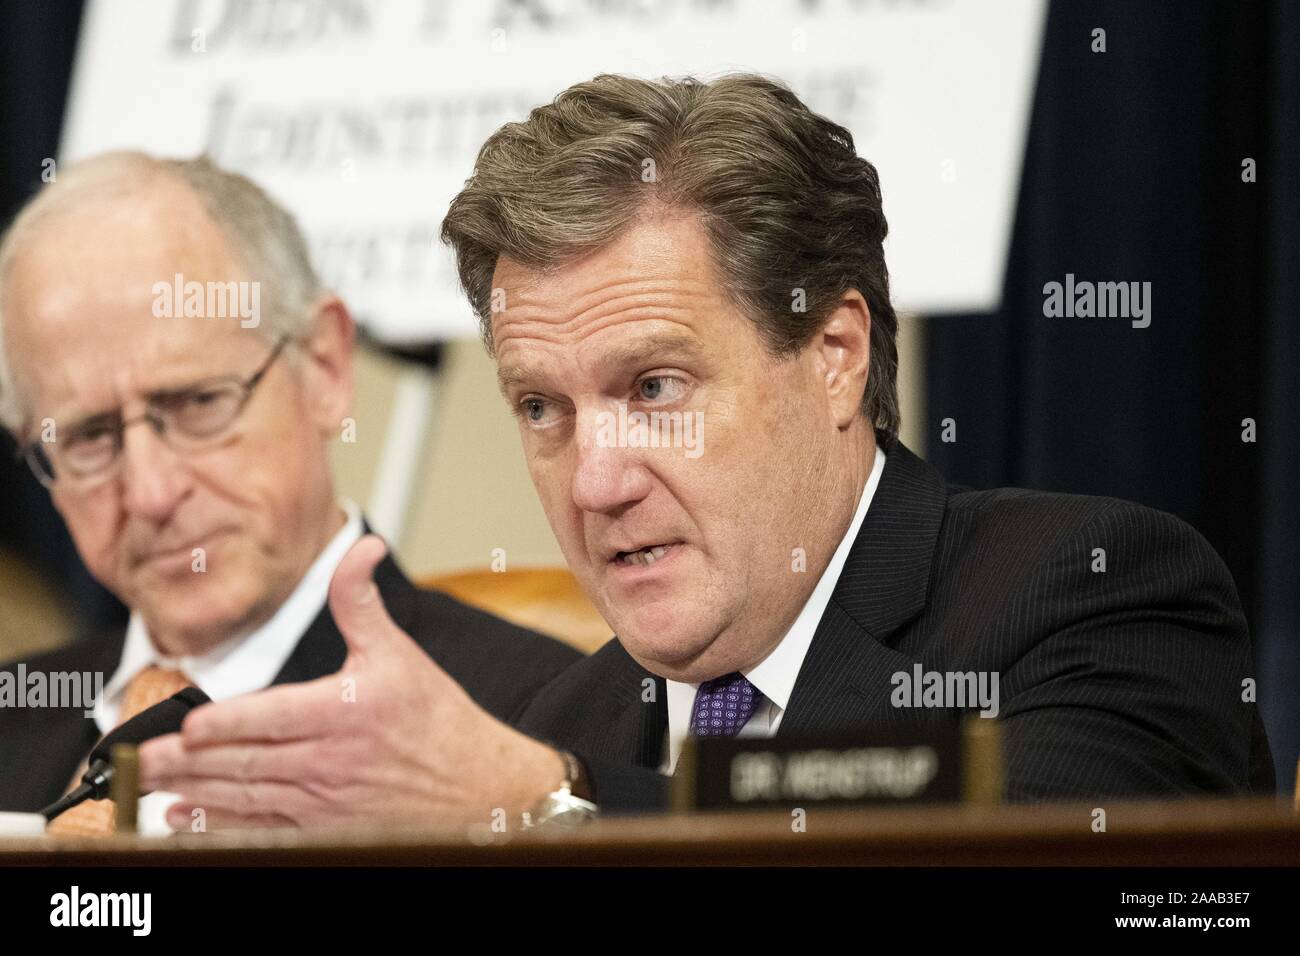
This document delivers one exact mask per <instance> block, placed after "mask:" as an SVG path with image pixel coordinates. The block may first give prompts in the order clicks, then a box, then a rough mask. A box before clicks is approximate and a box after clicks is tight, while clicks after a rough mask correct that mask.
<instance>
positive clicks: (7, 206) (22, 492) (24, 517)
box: [0, 0, 126, 629]
mask: <svg viewBox="0 0 1300 956" xmlns="http://www.w3.org/2000/svg"><path fill="white" fill-rule="evenodd" d="M81 8H82V4H81V0H71V2H70V0H41V2H39V3H5V4H4V5H3V6H0V223H3V224H5V225H7V224H8V222H9V220H10V219H11V218H12V217H13V215H14V214H15V213H16V212H17V211H18V208H19V207H20V206H21V205H22V204H23V202H25V201H26V200H27V198H28V197H30V196H31V195H32V193H34V192H35V191H36V189H37V188H39V187H40V185H41V170H42V165H41V164H42V162H43V161H44V160H45V159H46V158H47V157H55V156H57V155H58V145H59V131H60V127H61V126H62V124H63V104H64V100H65V99H66V98H67V94H68V79H69V74H70V71H71V68H72V60H73V57H74V55H75V54H76V43H77V28H78V26H79V24H80V22H81ZM0 547H5V548H9V549H13V550H15V551H17V552H19V553H21V554H26V555H27V556H28V557H30V558H31V559H32V560H34V561H36V562H38V563H40V564H41V565H42V566H44V567H45V568H46V569H47V570H48V572H49V574H50V576H51V578H52V579H53V580H56V581H58V582H59V586H60V589H61V593H62V594H63V595H64V598H65V603H66V604H67V606H68V607H71V608H75V609H76V610H77V611H78V612H79V613H80V616H81V617H82V619H83V620H82V624H83V626H84V627H85V628H86V629H93V628H97V627H99V626H103V625H111V624H116V623H121V622H124V621H125V619H126V615H125V610H124V609H123V608H122V606H121V605H120V604H119V603H118V602H117V600H116V599H115V598H114V597H113V596H112V595H111V594H109V593H108V592H107V591H106V590H104V589H103V588H102V587H100V586H99V584H98V583H96V582H95V580H94V578H92V577H91V576H90V575H89V574H88V573H87V572H86V569H85V567H84V566H83V565H82V563H81V560H80V559H79V558H78V557H77V553H76V550H75V549H74V548H73V546H72V539H71V537H70V536H69V535H68V532H67V530H66V529H65V528H64V527H63V522H62V521H61V520H60V519H59V517H58V514H57V513H56V512H55V511H54V507H53V506H52V505H51V504H50V496H49V495H48V494H47V493H46V491H45V489H44V488H42V487H41V485H40V484H39V483H38V482H37V481H36V479H35V478H34V477H32V474H31V472H30V471H29V470H28V468H27V466H26V465H25V464H24V463H22V462H20V461H18V460H17V454H16V449H15V447H14V443H13V441H12V440H11V439H10V437H9V435H8V433H7V432H4V431H3V430H0Z"/></svg>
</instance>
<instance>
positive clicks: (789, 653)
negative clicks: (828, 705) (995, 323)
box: [666, 445, 885, 766]
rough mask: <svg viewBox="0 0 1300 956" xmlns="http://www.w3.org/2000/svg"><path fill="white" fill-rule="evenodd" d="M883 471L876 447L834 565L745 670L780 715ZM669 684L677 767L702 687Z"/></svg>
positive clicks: (672, 762) (673, 755) (673, 761)
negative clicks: (776, 637) (779, 634)
mask: <svg viewBox="0 0 1300 956" xmlns="http://www.w3.org/2000/svg"><path fill="white" fill-rule="evenodd" d="M884 470H885V453H884V451H882V450H881V448H880V446H879V445H877V446H876V457H875V461H874V462H873V464H872V466H871V474H870V476H868V478H867V483H866V485H865V486H864V487H863V489H862V495H861V497H860V498H859V499H858V507H857V510H856V511H855V512H854V514H853V520H852V521H851V522H849V527H848V530H847V531H846V532H845V533H844V537H843V538H841V539H840V543H839V547H837V548H836V549H835V553H834V554H832V555H831V560H830V563H829V564H827V565H826V570H825V571H823V572H822V576H821V577H820V578H819V579H818V581H817V586H816V587H815V588H813V592H812V594H811V595H810V596H809V597H808V600H807V601H806V602H805V603H804V606H803V609H802V610H801V611H800V612H799V616H798V617H797V618H795V621H794V623H793V624H792V625H790V629H789V630H788V631H786V633H785V636H784V637H782V638H781V640H780V642H779V643H778V644H777V645H776V647H774V648H773V649H772V651H771V653H769V654H768V655H767V657H765V658H763V660H762V661H760V662H759V663H758V664H756V665H755V666H754V667H752V668H750V669H749V670H748V671H745V672H744V675H745V677H746V678H747V679H748V680H749V682H750V683H751V684H753V685H754V687H755V688H756V689H757V690H758V691H760V692H761V693H762V694H763V696H764V697H765V698H766V699H767V700H768V701H770V702H771V705H772V706H773V707H775V708H777V710H776V714H780V713H783V712H784V711H785V708H786V706H787V705H788V704H789V702H790V695H791V694H792V693H793V692H794V685H795V681H796V680H797V679H798V677H799V670H800V668H801V667H803V660H804V657H806V656H807V654H808V647H809V646H810V645H811V644H812V639H813V635H814V634H816V633H817V625H818V624H819V623H820V622H821V619H822V615H823V614H825V613H826V605H827V604H829V603H830V599H831V594H832V593H833V592H834V590H835V585H836V583H837V582H838V581H839V579H840V573H841V572H842V571H843V570H844V562H845V561H847V560H848V557H849V551H850V550H852V548H853V542H854V541H856V540H857V537H858V532H859V531H860V530H861V529H862V522H863V520H864V519H865V518H866V517H867V509H868V508H869V507H871V499H872V498H873V497H875V494H876V487H877V486H878V485H879V484H880V476H881V474H882V473H883V472H884ZM666 683H667V690H668V694H667V698H668V735H669V765H670V766H675V765H676V763H677V754H678V753H679V752H680V749H681V742H682V740H683V739H685V737H686V733H687V730H688V729H689V725H690V717H691V710H692V708H693V707H694V706H695V694H696V692H697V691H698V690H699V687H700V685H699V684H698V683H696V684H688V683H683V682H681V681H671V680H670V681H667V682H666Z"/></svg>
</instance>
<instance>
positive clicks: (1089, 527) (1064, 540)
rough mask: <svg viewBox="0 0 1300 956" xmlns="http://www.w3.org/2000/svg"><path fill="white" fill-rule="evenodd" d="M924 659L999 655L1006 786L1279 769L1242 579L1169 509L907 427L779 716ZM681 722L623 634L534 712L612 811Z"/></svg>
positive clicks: (851, 698) (878, 712) (1198, 783)
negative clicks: (1006, 468)
mask: <svg viewBox="0 0 1300 956" xmlns="http://www.w3.org/2000/svg"><path fill="white" fill-rule="evenodd" d="M1098 548H1101V549H1104V550H1105V571H1104V572H1102V571H1099V570H1094V567H1095V566H1099V565H1097V562H1096V557H1097V555H1098V552H1096V551H1095V549H1098ZM918 662H919V663H920V664H921V665H922V666H923V667H924V669H925V670H926V671H932V670H933V671H940V672H946V671H963V672H964V671H976V672H979V671H996V672H997V673H998V675H999V683H1000V687H999V690H1000V703H1001V714H1000V718H1001V720H1002V722H1003V744H1004V757H1005V767H1006V796H1007V799H1009V800H1013V801H1035V800H1047V799H1095V798H1100V797H1140V796H1155V795H1174V794H1197V793H1242V794H1245V793H1262V792H1271V791H1272V790H1273V787H1274V784H1273V767H1272V762H1271V759H1270V758H1269V755H1268V747H1267V742H1266V740H1265V737H1264V730H1263V724H1262V723H1261V722H1260V719H1259V716H1258V713H1257V708H1256V705H1255V704H1254V703H1253V702H1247V701H1243V699H1242V698H1243V683H1242V682H1243V681H1244V680H1246V679H1248V678H1251V677H1252V676H1253V674H1254V665H1253V661H1252V656H1251V648H1250V636H1249V633H1248V631H1247V627H1246V621H1245V618H1244V616H1243V614H1242V611H1241V606H1240V603H1239V601H1238V598H1237V592H1236V588H1235V586H1234V585H1233V582H1232V578H1231V576H1230V575H1229V573H1228V570H1227V568H1226V567H1225V566H1224V564H1223V562H1222V561H1221V560H1220V558H1219V556H1218V555H1217V554H1216V553H1215V552H1214V550H1213V549H1212V548H1211V547H1210V546H1209V544H1208V543H1207V542H1206V541H1205V539H1204V538H1202V537H1201V536H1200V535H1199V534H1198V533H1197V532H1196V531H1194V530H1193V529H1192V528H1191V527H1190V526H1189V525H1187V524H1186V523H1184V522H1182V521H1181V520H1179V519H1178V518H1175V517H1173V516H1172V515H1169V514H1166V513H1164V512H1160V511H1155V510H1153V509H1150V508H1144V507H1141V506H1139V505H1135V504H1131V503H1129V502H1125V501H1120V500H1117V499H1113V498H1096V497H1085V496H1081V495H1061V494H1046V493H1041V492H1036V491H1025V490H1020V489H1010V488H1003V489H997V490H993V491H979V492H977V491H970V490H967V489H961V488H956V487H950V486H945V484H944V482H943V480H942V478H941V477H940V476H939V474H938V472H936V471H935V470H934V469H933V468H932V467H930V466H929V465H928V464H926V463H925V462H923V461H922V460H921V459H919V458H917V457H916V456H915V455H914V454H912V453H911V452H910V451H908V450H907V448H906V447H904V446H903V445H902V444H895V446H894V448H893V449H892V450H890V451H889V458H888V461H887V463H886V465H885V470H884V473H883V475H882V476H881V480H880V485H879V487H878V488H877V490H876V494H875V497H874V498H873V499H872V502H871V507H870V509H869V510H868V512H867V515H866V518H865V520H864V521H863V523H862V527H861V530H860V531H859V533H858V537H857V539H856V540H855V541H854V543H853V546H852V549H851V551H850V553H849V557H848V560H847V561H846V563H845V565H844V569H843V571H842V573H841V574H840V578H839V581H838V583H837V584H836V587H835V590H834V593H833V595H832V597H831V600H830V603H829V605H828V607H827V609H826V612H825V614H824V615H823V617H822V619H821V622H820V623H819V625H818V627H817V631H816V634H815V636H814V637H813V641H812V644H811V646H810V647H809V649H808V653H807V656H806V657H805V659H804V662H803V667H802V669H801V670H800V672H799V677H798V680H797V681H796V683H795V687H794V691H793V693H792V694H791V697H790V700H789V705H788V707H787V709H786V712H785V715H784V717H783V718H782V722H781V726H780V729H779V731H778V735H785V734H796V733H797V734H807V733H817V732H834V733H839V732H843V731H846V730H852V729H854V728H859V727H861V728H865V727H870V726H872V725H879V724H889V723H892V722H896V721H899V720H903V719H915V717H916V712H915V711H900V710H899V709H897V708H895V707H893V706H892V705H891V703H890V693H891V691H892V690H893V688H894V685H893V684H892V682H891V677H892V675H893V674H895V673H896V672H899V671H906V672H909V673H910V672H912V669H913V666H914V665H915V664H916V663H918ZM652 686H653V688H654V692H653V694H652V693H650V692H649V688H650V687H652ZM931 716H934V715H931ZM948 716H949V717H951V716H952V714H951V712H948ZM667 725H668V718H667V700H666V693H665V688H664V682H663V680H662V679H661V678H658V677H656V676H655V675H653V674H651V673H649V672H648V671H646V670H645V669H644V668H642V667H641V666H640V665H639V664H637V663H636V661H634V660H633V659H632V658H631V657H630V656H629V655H628V653H627V651H625V650H624V649H623V647H622V645H620V644H619V642H618V641H617V640H613V641H610V642H609V644H607V645H606V646H605V647H604V648H602V649H601V650H600V651H598V652H597V653H596V654H594V655H592V656H591V657H589V658H587V659H585V660H583V661H581V662H579V663H578V664H575V665H574V666H573V667H571V668H569V669H568V670H566V671H565V672H564V673H562V674H561V675H560V676H559V677H557V678H556V679H555V680H554V681H552V683H551V684H550V685H549V686H548V687H546V688H545V689H544V690H543V691H542V692H541V693H540V694H539V695H538V696H537V697H536V698H535V699H534V700H533V702H532V704H531V705H530V706H529V708H528V710H527V711H526V712H525V714H524V716H523V718H522V721H521V723H520V726H521V728H522V729H523V730H525V731H526V732H528V733H531V734H532V735H533V736H535V737H538V738H540V739H543V740H546V741H549V742H551V743H553V744H555V745H557V746H560V747H564V748H567V749H569V750H571V751H573V752H574V753H576V754H577V755H578V756H579V757H580V758H582V759H583V761H584V762H585V763H586V765H587V766H588V769H589V771H590V773H591V776H592V779H593V784H594V787H595V789H596V796H597V799H598V801H599V802H600V804H601V806H602V807H603V808H604V809H605V810H607V811H612V812H620V811H621V812H627V811H638V810H647V809H654V808H658V807H661V806H662V805H663V803H664V802H665V798H666V780H665V778H663V777H661V776H660V775H659V774H658V773H656V772H655V770H654V768H656V767H658V766H659V765H660V762H661V756H662V748H663V745H664V735H665V731H666V730H667Z"/></svg>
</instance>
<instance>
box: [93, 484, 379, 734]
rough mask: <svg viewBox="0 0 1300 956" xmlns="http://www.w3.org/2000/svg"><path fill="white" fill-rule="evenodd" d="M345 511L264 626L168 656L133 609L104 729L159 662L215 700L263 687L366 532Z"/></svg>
mask: <svg viewBox="0 0 1300 956" xmlns="http://www.w3.org/2000/svg"><path fill="white" fill-rule="evenodd" d="M339 505H340V507H341V508H342V509H343V511H344V513H345V514H346V515H347V520H346V521H345V522H344V524H343V527H342V528H341V529H340V530H339V531H338V533H337V534H335V535H334V537H333V538H332V539H330V542H329V544H327V545H326V546H325V549H324V550H323V551H321V553H320V554H319V555H318V556H317V558H316V560H315V561H314V562H313V563H312V565H311V567H310V568H308V569H307V573H306V574H305V575H303V578H302V580H301V581H299V582H298V586H297V587H296V588H295V589H294V591H293V593H292V594H290V595H289V598H288V600H286V601H285V602H284V603H283V604H281V605H280V607H279V609H278V610H277V611H276V612H275V614H273V615H272V616H271V617H270V619H268V620H267V621H266V622H265V623H264V624H262V625H261V626H259V627H257V628H255V629H254V630H253V631H252V632H251V633H249V634H247V635H244V636H242V637H234V638H231V639H230V640H228V641H225V642H224V643H222V644H219V645H217V646H216V647H214V648H212V649H211V650H208V651H205V652H204V653H202V654H195V655H189V656H185V657H167V656H166V655H164V654H162V653H161V652H160V651H159V650H158V648H157V647H155V646H154V643H153V641H152V640H151V639H150V637H149V633H148V631H147V629H146V628H145V625H144V620H143V619H142V618H141V617H140V615H139V614H138V613H137V612H135V611H132V612H131V617H130V620H129V621H128V622H127V626H126V639H125V641H124V642H123V645H122V656H121V659H120V660H119V662H118V666H117V670H116V671H114V672H113V676H112V677H111V678H109V680H108V682H107V683H106V684H105V685H104V692H103V693H102V694H100V696H99V699H98V700H96V701H95V722H96V723H97V724H98V725H99V729H100V732H101V733H108V731H110V730H112V729H113V728H114V727H116V726H117V724H118V717H119V714H120V712H121V707H122V700H123V698H124V696H125V694H126V688H127V685H128V684H129V683H130V682H131V680H132V678H134V677H135V676H136V675H137V674H139V673H140V672H141V671H142V670H144V669H145V668H146V667H149V666H150V665H153V664H156V665H158V666H160V667H167V668H171V669H174V670H179V671H182V672H183V673H184V674H185V676H186V677H188V678H189V679H190V680H191V681H193V682H194V684H195V685H196V686H197V687H198V688H199V689H200V690H201V691H203V692H204V693H205V694H207V695H208V696H209V697H211V698H212V699H213V700H225V699H228V698H230V697H237V696H239V695H240V694H247V693H251V692H252V691H255V690H261V689H262V688H263V687H266V686H267V685H269V684H270V683H271V681H273V680H274V679H275V675H276V674H278V673H279V672H280V670H281V668H283V667H284V664H285V662H286V661H287V660H288V659H289V655H290V654H292V653H293V649H294V648H295V647H296V646H297V644H298V641H299V640H300V639H301V638H302V636H303V634H305V633H306V632H307V628H309V627H310V626H311V623H312V621H314V620H315V619H316V617H317V616H318V615H319V614H320V612H321V610H322V609H323V608H324V607H325V602H326V600H327V599H328V596H329V584H330V579H331V578H332V577H333V576H334V571H335V569H336V568H337V567H338V565H339V562H340V561H342V560H343V555H344V554H346V553H347V551H348V549H349V548H351V547H352V545H353V544H355V543H356V542H357V541H358V540H359V539H360V538H361V536H362V534H363V533H364V530H365V529H364V526H363V524H362V521H361V509H360V508H358V507H357V505H356V503H355V502H353V501H350V500H348V499H343V500H341V501H340V502H339Z"/></svg>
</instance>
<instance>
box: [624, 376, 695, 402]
mask: <svg viewBox="0 0 1300 956" xmlns="http://www.w3.org/2000/svg"><path fill="white" fill-rule="evenodd" d="M684 388H685V386H684V384H683V382H682V380H681V379H679V378H676V377H674V376H672V375H650V376H647V377H646V378H643V379H641V381H639V382H637V383H636V393H637V398H638V399H640V400H641V401H645V402H658V401H668V402H672V401H677V400H679V399H681V398H682V397H683V389H684Z"/></svg>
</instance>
